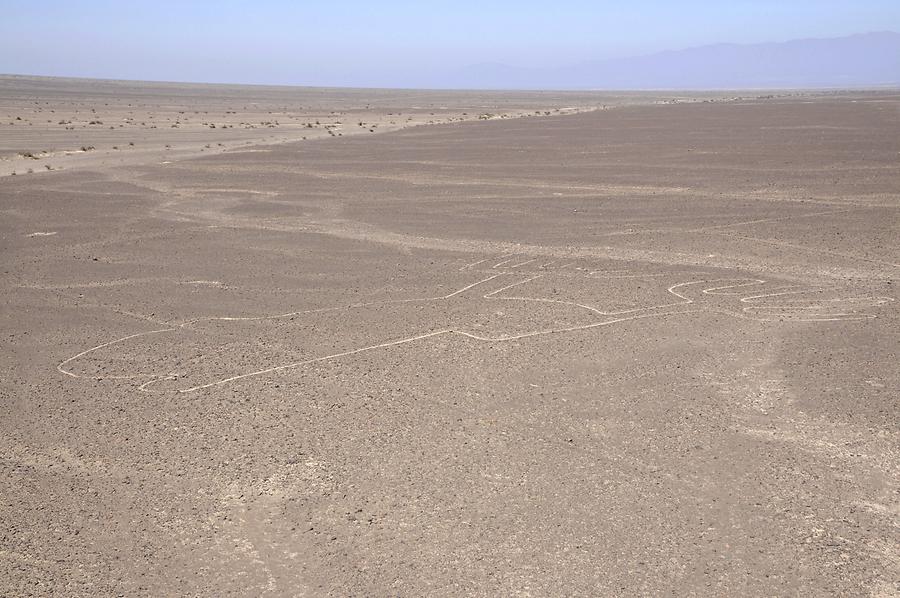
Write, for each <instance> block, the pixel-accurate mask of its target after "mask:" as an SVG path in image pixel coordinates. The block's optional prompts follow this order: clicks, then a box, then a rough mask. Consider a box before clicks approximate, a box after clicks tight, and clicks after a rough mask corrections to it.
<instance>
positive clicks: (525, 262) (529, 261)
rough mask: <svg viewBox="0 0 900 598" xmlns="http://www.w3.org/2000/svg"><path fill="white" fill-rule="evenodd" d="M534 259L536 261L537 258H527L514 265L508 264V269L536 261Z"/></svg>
mask: <svg viewBox="0 0 900 598" xmlns="http://www.w3.org/2000/svg"><path fill="white" fill-rule="evenodd" d="M536 261H537V258H534V259H531V260H527V261H524V262H521V263H519V264H516V265H514V266H510V269H512V268H518V267H519V266H524V265H525V264H530V263H532V262H536Z"/></svg>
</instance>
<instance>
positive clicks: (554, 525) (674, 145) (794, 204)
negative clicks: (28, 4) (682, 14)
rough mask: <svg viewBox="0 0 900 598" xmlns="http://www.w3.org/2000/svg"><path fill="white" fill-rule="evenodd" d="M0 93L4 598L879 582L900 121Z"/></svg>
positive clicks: (895, 332)
mask: <svg viewBox="0 0 900 598" xmlns="http://www.w3.org/2000/svg"><path fill="white" fill-rule="evenodd" d="M13 83H15V82H12V83H11V82H10V81H5V82H4V85H3V86H2V87H0V89H2V94H3V97H4V98H6V99H5V100H4V101H6V102H7V103H8V104H10V105H11V104H12V103H13V102H12V100H10V99H9V98H12V97H14V96H15V97H19V98H21V97H24V96H25V95H27V93H33V94H34V97H35V100H36V101H38V102H39V105H40V108H41V110H42V111H43V112H41V113H40V114H36V113H34V112H31V113H27V112H22V104H21V103H19V104H15V106H14V108H16V109H17V111H19V112H22V118H23V119H26V118H27V119H29V122H33V123H34V124H30V125H29V124H25V125H23V124H21V123H19V122H18V121H13V122H14V123H15V124H12V125H4V126H5V127H8V128H4V129H3V130H2V135H0V139H2V142H0V143H2V145H3V146H4V151H6V152H7V158H8V160H7V162H8V163H10V164H15V165H16V170H17V171H18V169H19V164H22V163H23V162H24V161H25V160H30V158H23V157H21V156H18V155H17V152H19V151H40V149H45V150H52V151H54V152H59V151H65V150H66V149H67V148H68V149H69V150H71V148H72V147H73V146H74V145H78V144H80V143H89V144H93V145H95V146H96V147H97V148H100V147H101V146H103V145H104V144H109V143H112V142H113V139H115V140H116V143H118V144H119V146H120V147H121V139H124V138H125V137H120V136H119V135H125V134H126V133H124V132H127V133H128V135H131V134H133V135H134V137H135V139H136V142H135V143H136V147H140V146H139V145H138V144H139V143H140V144H141V145H143V144H145V143H146V144H147V145H154V146H155V147H156V148H157V149H150V150H147V152H148V153H147V155H146V156H145V157H144V158H142V159H140V160H137V159H136V160H135V161H133V162H128V161H126V162H127V163H124V164H121V165H120V164H118V163H116V162H115V159H114V158H111V157H108V156H114V155H115V154H113V153H112V152H115V151H126V150H109V151H108V152H106V151H105V150H102V151H105V155H104V157H102V158H100V159H98V158H96V157H95V156H94V153H93V152H84V153H85V154H91V155H90V156H87V157H82V156H75V157H73V158H72V160H73V161H72V162H71V163H65V164H66V165H65V168H66V169H67V170H62V171H45V172H42V173H40V175H38V174H37V173H34V175H26V176H21V175H19V174H18V173H17V175H16V176H15V177H13V176H6V177H3V178H2V179H0V209H2V214H3V217H2V220H0V235H2V237H0V242H2V254H0V255H2V268H3V278H2V287H0V295H2V301H3V309H2V320H0V321H2V334H3V336H4V338H5V339H6V342H5V344H4V346H3V349H2V353H0V359H2V362H0V363H2V365H0V367H2V369H0V405H2V418H0V422H2V424H0V425H2V430H0V432H2V433H0V455H2V459H0V468H2V472H0V497H2V500H0V594H2V595H9V596H20V595H64V596H81V595H84V596H87V595H92V596H93V595H116V594H124V595H240V596H245V595H264V596H282V595H284V596H292V595H309V596H317V595H336V596H343V595H398V596H421V595H444V596H450V595H481V596H496V595H536V596H557V595H558V596H563V595H566V596H571V595H582V596H596V595H621V596H632V595H646V594H675V595H711V596H712V595H715V596H722V595H803V596H810V595H861V596H866V595H871V596H890V595H896V594H897V593H898V592H900V586H898V583H897V582H898V579H900V531H898V526H900V500H898V488H900V484H898V481H900V460H898V449H900V438H898V397H900V392H898V391H900V368H897V359H898V352H900V310H898V307H900V304H898V302H897V301H896V299H897V290H896V287H897V284H898V283H897V269H898V263H900V218H898V213H900V95H898V94H896V93H891V92H870V93H862V92H860V93H857V94H837V93H836V94H828V95H821V96H803V97H787V98H769V99H747V100H737V101H736V100H732V101H729V102H718V101H717V102H709V101H706V102H703V101H702V100H704V99H705V100H709V99H712V98H693V99H695V100H697V99H699V100H701V101H699V102H690V103H688V102H685V103H679V104H675V105H666V104H663V103H658V102H659V101H660V99H661V98H659V97H656V98H651V97H641V98H637V99H635V98H628V97H625V96H623V97H620V98H618V99H616V98H609V97H601V96H597V97H592V96H590V94H587V96H586V97H584V98H582V100H580V101H575V100H574V99H573V98H568V97H566V98H552V101H545V100H550V98H543V97H542V98H540V100H541V102H543V105H542V106H541V107H540V108H539V107H538V102H537V101H536V100H535V98H533V97H532V98H528V97H524V98H523V97H521V96H519V97H516V96H504V95H502V94H490V95H488V96H485V97H483V98H479V96H478V95H477V94H468V95H452V94H451V96H452V97H447V98H445V99H443V100H439V99H436V98H435V97H434V96H431V95H429V96H428V99H427V100H422V99H419V96H417V95H415V94H411V93H410V92H406V93H410V95H403V94H402V93H399V92H398V93H396V94H394V95H390V94H389V93H388V92H384V94H385V95H384V97H383V96H381V95H379V94H377V93H373V95H372V98H366V97H365V94H363V93H362V92H338V91H334V90H329V91H321V92H320V93H321V94H322V96H321V98H320V99H319V100H317V101H318V102H319V103H318V104H315V103H314V102H312V101H310V102H306V103H304V104H303V105H304V106H306V105H307V104H309V106H310V107H309V108H303V110H304V111H301V110H300V109H299V108H297V109H296V111H293V109H291V110H283V111H282V112H278V114H277V116H275V114H274V113H275V112H276V105H279V101H277V98H276V99H272V98H270V97H268V96H266V95H265V93H263V92H262V91H260V90H258V89H257V90H255V91H253V92H251V91H246V90H245V91H243V92H240V90H236V91H234V92H233V93H234V94H235V95H236V96H237V95H240V93H243V94H244V95H243V96H242V97H241V99H242V100H243V102H234V101H233V100H232V99H231V98H230V97H229V98H226V99H223V100H221V101H218V100H216V99H215V98H216V93H214V92H211V91H210V90H209V89H204V90H203V91H202V93H201V92H197V94H198V95H197V96H196V97H194V96H191V94H190V89H187V90H182V91H180V92H178V93H176V91H177V90H175V91H173V90H172V89H169V90H168V91H167V92H166V93H169V94H170V95H171V96H172V97H171V98H167V97H166V96H165V94H164V93H162V92H158V93H157V92H154V93H149V92H146V90H145V95H144V96H141V97H139V98H137V97H131V96H129V95H127V94H124V93H121V94H120V93H118V92H116V93H114V92H112V91H111V92H109V93H110V98H109V104H110V107H109V111H110V112H109V114H115V115H124V114H126V113H127V112H128V110H127V108H128V103H129V102H130V103H131V104H135V105H138V104H139V105H140V106H141V107H142V108H141V110H142V111H144V112H143V113H142V114H150V113H152V114H154V115H155V120H156V121H157V122H158V123H159V124H158V125H157V127H158V128H157V129H144V128H140V127H141V126H138V125H125V126H124V127H122V128H121V131H124V132H123V133H120V132H119V130H116V129H113V130H110V129H108V128H107V129H105V130H103V131H102V133H101V131H100V130H99V129H98V130H96V131H95V130H94V129H91V128H90V127H91V125H85V126H84V127H82V126H81V125H80V124H79V125H78V126H76V128H75V129H74V130H72V129H68V130H66V129H64V128H63V129H62V130H58V128H57V125H55V124H53V122H51V123H45V124H40V125H39V124H38V120H39V119H42V120H43V121H46V120H47V118H44V117H45V116H47V115H46V114H45V113H46V112H47V111H48V110H56V113H55V115H54V116H52V117H48V118H49V119H50V120H51V121H54V122H55V119H57V118H58V119H63V118H65V119H66V120H68V119H69V118H70V116H74V112H73V110H72V108H73V107H74V106H75V105H76V104H77V105H80V106H82V107H83V108H82V111H83V110H84V109H87V103H90V102H85V100H84V98H83V94H84V91H83V89H79V90H76V91H73V92H72V93H73V98H70V99H66V98H65V94H64V90H65V87H66V85H67V83H66V82H64V81H63V82H54V83H53V84H52V85H51V84H50V83H49V82H47V81H46V80H37V81H36V82H35V81H31V80H29V81H26V83H28V85H37V86H39V87H40V86H48V85H50V86H51V87H53V89H54V90H55V91H53V92H52V93H51V92H49V91H48V92H46V95H45V96H43V95H41V93H43V92H35V91H33V89H32V88H28V85H25V83H22V82H19V83H16V84H15V85H14V84H13ZM23 87H24V88H26V89H23ZM29 89H32V91H28V90H29ZM41 89H43V88H41ZM239 92H240V93H239ZM253 93H256V94H258V95H260V96H261V97H260V98H259V99H258V106H261V107H259V108H256V109H254V110H255V112H253V114H254V116H253V118H252V119H251V118H250V117H249V116H248V115H247V114H246V113H242V112H240V110H241V109H243V108H241V109H238V114H236V115H233V114H232V115H231V116H233V117H234V118H233V120H236V121H238V122H247V121H248V120H254V121H257V122H258V121H259V120H261V119H265V118H267V117H263V116H261V114H262V113H263V112H266V113H268V111H269V110H272V112H273V115H272V117H271V118H273V119H275V120H278V121H279V123H291V124H289V125H288V124H284V125H278V126H283V127H284V128H285V130H284V131H281V130H278V129H276V130H275V131H276V132H275V133H272V134H275V135H279V136H280V135H282V134H283V135H284V138H280V137H279V138H278V139H272V140H268V139H267V135H269V132H268V130H263V131H260V129H258V128H257V129H242V128H240V127H239V126H238V125H237V124H236V125H235V128H234V129H231V128H230V127H229V128H227V129H223V128H222V127H219V126H218V124H219V123H222V122H225V121H227V120H228V116H227V115H225V113H226V112H229V111H230V109H234V107H235V106H238V104H240V106H244V105H247V106H250V102H251V101H257V100H251V99H250V98H252V97H254V96H253ZM272 93H273V94H275V93H276V92H275V91H273V92H272ZM278 93H284V92H283V91H282V92H278ZM305 93H308V94H312V93H313V91H311V90H307V91H306V92H305ZM316 93H319V92H316ZM16 94H19V95H18V96H16ZM79 94H81V95H79ZM342 94H344V95H342ZM138 95H140V94H138V93H137V92H135V96H138ZM426 95H427V94H426ZM722 97H723V98H724V97H725V96H722ZM79 98H81V99H79ZM376 100H377V103H376ZM92 101H93V100H92ZM365 101H369V102H370V103H369V106H370V108H368V109H365V108H364V107H365V105H366V104H365ZM57 102H58V103H57ZM427 102H433V103H434V104H435V105H437V106H448V108H446V112H441V113H440V114H441V118H442V119H449V118H451V117H452V116H453V115H456V114H460V115H461V114H462V113H463V112H467V113H469V115H472V114H475V113H476V110H474V109H473V108H471V106H474V105H480V106H490V108H489V109H488V108H484V110H485V112H487V111H491V112H494V113H507V114H514V113H520V112H521V113H522V114H524V113H526V112H529V111H530V112H531V116H530V117H529V118H515V119H514V118H506V119H503V118H498V119H494V120H478V119H477V118H476V119H475V120H472V121H471V122H452V123H445V124H436V125H433V126H416V127H408V128H405V129H403V130H396V131H392V132H385V133H383V134H370V133H368V131H366V133H365V134H362V133H359V134H356V135H352V136H351V135H349V134H345V135H344V136H343V137H338V138H332V137H331V136H330V135H329V134H327V133H324V132H323V131H322V130H321V129H314V130H317V131H318V133H319V138H318V139H312V138H309V139H307V140H306V141H302V140H300V141H296V142H286V141H285V140H286V139H287V138H288V137H290V136H291V135H296V134H297V133H298V132H299V131H300V128H299V127H300V126H301V125H300V124H299V123H303V122H308V121H309V120H310V119H312V118H313V117H314V116H315V115H316V114H317V113H316V110H318V111H319V112H318V114H319V120H320V122H326V121H325V120H322V119H324V118H327V116H325V115H326V114H329V113H330V111H328V112H326V108H324V106H327V105H328V104H329V103H330V105H332V106H334V107H333V108H331V109H330V110H336V111H338V112H340V111H345V113H342V114H341V115H340V117H341V119H342V121H348V120H349V119H347V118H346V116H345V114H353V115H354V117H353V120H356V119H357V118H360V119H362V118H363V116H362V114H366V115H367V116H366V118H367V119H372V120H373V122H374V119H375V116H373V115H374V114H375V113H378V114H381V115H382V116H380V117H379V118H382V119H388V118H389V116H393V114H391V115H388V114H387V112H391V113H394V112H398V113H401V112H402V114H403V115H406V114H408V113H411V112H412V111H413V110H420V111H427V112H429V114H428V115H427V116H431V115H430V112H431V111H432V108H431V105H430V104H427ZM453 102H456V103H455V104H454V103H453ZM629 104H631V105H629ZM638 104H640V105H638ZM649 104H653V105H649ZM62 105H65V110H63V109H62V108H61V106H62ZM188 105H194V106H195V107H196V110H197V111H198V112H201V114H202V113H203V112H206V111H208V112H209V116H207V115H205V114H203V115H202V116H201V115H200V114H194V115H192V116H190V118H189V121H190V122H189V123H187V124H185V126H184V127H183V129H184V130H183V131H182V127H181V125H179V128H178V129H177V130H176V129H172V128H171V126H169V125H166V127H167V129H166V131H165V133H162V132H161V131H162V129H163V126H162V123H164V122H165V123H168V122H169V121H171V120H172V119H173V118H179V117H176V116H175V115H176V114H178V115H180V110H181V109H183V108H184V107H185V106H188ZM281 105H282V106H283V101H282V102H281ZM603 105H615V106H617V107H616V109H610V110H591V111H585V112H582V113H578V114H571V115H558V114H556V113H554V112H553V111H554V110H555V109H556V108H560V109H562V108H566V107H580V109H584V110H587V109H588V108H590V107H593V108H596V107H597V106H603ZM53 106H56V108H53ZM151 106H155V107H156V108H153V109H152V110H151V108H150V107H151ZM165 106H169V107H170V108H164V107H165ZM361 106H362V107H361ZM372 106H377V108H372ZM412 106H425V107H424V108H419V109H414V108H412ZM35 107H36V108H37V107H38V105H35ZM201 107H203V108H204V109H203V110H200V108H201ZM226 107H228V109H226ZM4 108H6V106H5V105H4ZM87 110H88V111H89V109H87ZM97 110H98V112H101V110H100V108H98V109H97ZM248 110H249V108H248ZM306 110H308V112H307V111H306ZM366 110H368V111H366ZM536 110H540V111H541V114H540V115H535V114H534V111H536ZM545 110H549V111H551V114H550V115H545V114H544V111H545ZM6 111H7V112H9V111H10V110H9V109H8V108H7V109H6ZM435 111H436V112H437V110H435ZM0 112H3V111H2V110H0ZM61 112H64V113H65V114H64V115H62V116H60V113H61ZM185 112H186V113H187V110H185ZM70 113H72V114H70ZM10 114H12V113H11V112H10ZM106 114H107V113H103V116H101V117H99V120H102V121H103V122H104V125H105V124H106V122H108V121H109V122H114V121H115V120H116V117H111V116H107V115H106ZM213 114H215V118H213ZM417 114H419V115H420V116H422V115H421V114H420V113H417ZM288 115H293V116H294V117H295V118H294V119H291V118H290V117H289V116H288ZM81 116H86V115H81ZM81 116H79V118H81ZM435 116H437V114H436V115H435ZM422 117H423V118H424V116H422ZM72 120H73V123H74V122H76V120H75V119H72ZM149 120H150V119H149V116H147V117H146V119H144V120H143V121H142V122H149ZM187 120H188V118H185V119H184V121H181V122H186V121H187ZM435 120H439V119H435ZM204 121H207V122H209V121H214V122H216V123H217V127H216V129H210V128H209V127H208V126H206V128H204V125H202V122H204ZM228 122H231V121H228ZM351 122H352V121H351ZM367 122H369V121H368V120H367ZM385 122H390V121H389V120H388V121H384V120H382V121H379V123H381V125H383V126H381V125H379V127H378V129H376V131H377V130H379V129H382V128H387V126H388V125H387V124H384V123H385ZM123 124H124V123H123ZM424 124H427V119H426V120H425V123H424ZM45 125H46V126H45ZM69 126H71V125H69ZM142 126H143V125H142ZM346 126H347V125H346V122H342V127H346ZM397 126H398V127H400V125H397ZM26 127H27V129H26ZM129 127H131V128H129ZM357 128H360V129H362V127H357ZM343 130H344V131H346V130H347V129H346V128H345V129H343ZM9 131H17V133H15V134H14V135H13V136H10V135H8V134H7V133H8V132H9ZM21 131H28V132H27V133H22V132H21ZM32 131H40V133H32ZM107 131H108V132H107ZM172 131H177V132H172ZM15 135H20V136H19V137H16V136H15ZM68 135H71V141H72V143H69V141H68V139H69V138H68V137H67V136H68ZM94 135H96V137H94ZM113 135H116V137H115V138H114V137H112V136H113ZM140 135H145V137H144V138H142V137H140ZM323 136H325V137H327V138H324V137H323ZM267 140H268V141H278V143H271V144H267V143H266V141H267ZM220 142H221V143H223V144H230V145H228V151H217V152H215V153H214V154H211V155H204V156H201V157H194V158H190V159H181V158H178V157H176V159H164V160H160V159H158V156H157V153H158V154H159V155H162V154H163V153H164V149H163V150H159V149H158V146H160V145H162V146H163V148H164V146H165V144H167V143H168V144H170V145H173V146H175V145H179V147H180V146H181V145H183V146H184V147H186V148H187V149H185V150H184V151H185V153H186V154H187V153H188V152H191V151H194V150H199V148H197V147H196V146H194V147H190V146H191V144H199V143H203V144H204V146H205V144H206V143H209V144H210V145H215V144H217V143H220ZM246 142H250V143H251V145H250V146H247V147H242V146H241V145H240V144H243V143H246ZM28 148H31V149H28ZM94 151H96V152H97V153H98V154H99V153H100V152H101V150H100V149H96V150H94ZM127 151H134V152H139V151H141V150H139V149H136V150H127ZM173 151H174V150H173ZM155 152H157V153H155ZM52 155H53V156H57V154H52ZM82 159H83V160H85V161H84V162H82V161H81V160H82ZM54 160H55V158H54ZM76 160H77V162H76ZM90 160H98V161H96V162H91V161H90ZM35 163H36V164H43V161H41V160H39V161H37V162H35ZM51 164H52V163H51ZM60 164H63V163H62V162H60ZM61 167H62V166H61Z"/></svg>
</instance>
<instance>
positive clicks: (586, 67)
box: [431, 31, 900, 89]
mask: <svg viewBox="0 0 900 598" xmlns="http://www.w3.org/2000/svg"><path fill="white" fill-rule="evenodd" d="M441 79H442V80H441V81H432V82H431V84H432V85H434V86H435V87H453V88H469V89H784V88H826V87H875V86H897V85H900V33H894V32H890V31H884V32H878V33H864V34H859V35H851V36H848V37H840V38H830V39H801V40H794V41H788V42H783V43H764V44H746V45H744V44H715V45H710V46H701V47H697V48H689V49H686V50H677V51H670V52H660V53H658V54H651V55H648V56H638V57H634V58H621V59H614V60H600V61H594V62H585V63H582V64H577V65H572V66H565V67H558V68H539V69H538V68H519V67H513V66H507V65H503V64H482V65H477V66H471V67H468V68H465V69H462V70H459V71H456V72H455V73H450V74H449V76H448V75H445V76H442V77H441Z"/></svg>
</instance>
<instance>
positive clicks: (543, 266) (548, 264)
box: [538, 260, 556, 269]
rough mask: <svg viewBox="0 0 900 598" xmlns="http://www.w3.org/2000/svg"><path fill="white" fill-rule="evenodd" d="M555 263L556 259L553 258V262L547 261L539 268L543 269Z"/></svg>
mask: <svg viewBox="0 0 900 598" xmlns="http://www.w3.org/2000/svg"><path fill="white" fill-rule="evenodd" d="M555 263H556V260H553V261H552V262H547V263H546V264H541V265H540V266H538V268H542V269H543V268H547V267H549V266H552V265H553V264H555Z"/></svg>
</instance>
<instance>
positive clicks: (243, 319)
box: [180, 274, 501, 327]
mask: <svg viewBox="0 0 900 598" xmlns="http://www.w3.org/2000/svg"><path fill="white" fill-rule="evenodd" d="M498 276H501V275H500V274H494V275H493V276H488V277H487V278H484V279H482V280H479V281H478V282H474V283H472V284H470V285H468V286H465V287H463V288H461V289H459V290H458V291H453V292H452V293H450V294H449V295H440V296H438V297H416V298H413V299H390V300H387V301H369V302H364V303H351V304H349V305H339V306H336V307H319V308H316V309H307V310H302V311H292V312H288V313H284V314H276V315H273V316H204V317H201V318H194V319H193V320H187V321H186V322H184V323H182V324H181V325H180V326H182V327H183V326H186V325H188V324H196V323H197V322H255V321H259V320H279V319H284V318H290V317H293V316H301V315H306V314H318V313H326V312H330V311H341V310H345V309H358V308H360V307H374V306H376V305H395V304H400V303H419V302H425V301H440V300H441V299H450V298H451V297H455V296H456V295H459V294H460V293H464V292H465V291H468V290H469V289H471V288H473V287H476V286H478V285H480V284H483V283H485V282H488V281H489V280H493V279H495V278H497V277H498Z"/></svg>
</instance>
